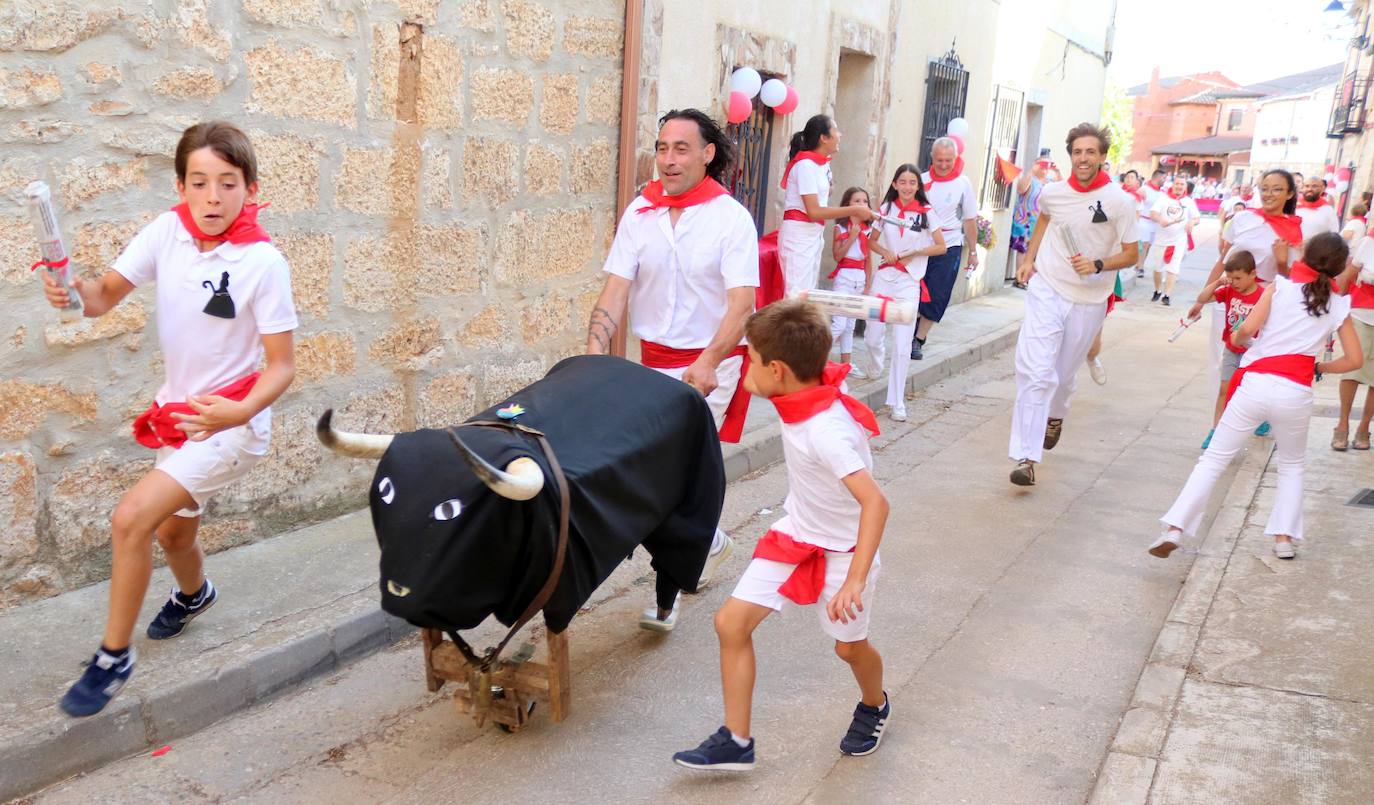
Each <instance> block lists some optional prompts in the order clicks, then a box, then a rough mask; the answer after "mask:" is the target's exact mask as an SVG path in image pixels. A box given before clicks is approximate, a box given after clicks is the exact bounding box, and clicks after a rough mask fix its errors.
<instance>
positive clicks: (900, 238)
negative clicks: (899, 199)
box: [875, 203, 949, 281]
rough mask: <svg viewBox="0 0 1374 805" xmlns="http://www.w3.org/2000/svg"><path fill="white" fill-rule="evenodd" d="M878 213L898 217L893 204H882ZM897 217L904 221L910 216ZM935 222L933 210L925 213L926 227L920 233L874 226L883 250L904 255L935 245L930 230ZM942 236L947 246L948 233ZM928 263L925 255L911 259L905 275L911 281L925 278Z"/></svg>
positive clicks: (880, 224) (887, 225) (891, 226)
mask: <svg viewBox="0 0 1374 805" xmlns="http://www.w3.org/2000/svg"><path fill="white" fill-rule="evenodd" d="M879 211H880V212H881V213H882V214H883V215H892V216H898V211H897V205H896V204H893V203H888V204H883V205H882V206H881V207H880V208H879ZM898 217H901V218H902V219H903V220H906V219H909V218H910V217H911V214H910V213H903V214H901V215H900V216H898ZM935 220H936V218H935V211H934V210H931V211H930V212H929V213H926V221H927V226H926V228H925V229H922V230H921V231H920V232H912V231H911V230H910V229H907V228H905V227H903V228H902V229H898V228H897V227H895V226H893V225H891V224H884V223H877V224H875V226H878V227H880V229H879V231H878V243H880V244H882V246H883V248H885V249H887V250H888V251H891V252H896V253H897V254H904V253H906V252H909V251H911V250H913V249H929V248H930V247H931V246H932V245H933V244H934V243H935V235H934V234H933V233H932V232H931V229H930V227H931V226H934V225H935ZM944 234H945V245H946V246H948V245H949V233H947V232H946V233H944ZM929 261H930V258H929V257H927V256H925V255H919V256H917V257H913V258H911V262H909V263H906V273H907V274H910V275H911V278H912V279H914V280H918V281H919V280H920V279H921V278H923V277H925V275H926V263H928V262H929Z"/></svg>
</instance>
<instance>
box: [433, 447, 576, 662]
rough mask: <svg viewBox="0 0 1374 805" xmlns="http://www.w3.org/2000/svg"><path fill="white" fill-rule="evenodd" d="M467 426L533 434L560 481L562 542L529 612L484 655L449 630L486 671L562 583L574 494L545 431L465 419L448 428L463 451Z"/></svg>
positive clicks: (468, 657) (464, 651) (470, 658)
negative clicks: (458, 431)
mask: <svg viewBox="0 0 1374 805" xmlns="http://www.w3.org/2000/svg"><path fill="white" fill-rule="evenodd" d="M463 427H481V428H500V429H503V430H510V431H515V432H517V433H526V434H529V435H530V436H533V437H534V438H535V440H536V441H537V442H539V447H540V449H541V450H543V451H544V458H546V459H548V461H549V469H551V470H553V478H554V481H555V482H556V483H557V484H558V545H557V546H555V548H554V554H553V568H552V569H551V570H550V571H549V578H548V580H547V581H545V582H544V586H543V587H541V588H539V592H538V593H536V594H535V596H534V599H533V600H531V601H530V603H529V606H527V607H525V611H524V612H522V613H520V617H519V618H518V619H517V620H516V621H515V624H514V625H513V626H511V627H510V631H509V632H506V636H505V637H503V638H501V642H500V643H497V644H496V645H495V646H494V647H493V648H489V649H487V651H486V652H485V653H484V654H483V655H482V656H481V657H478V656H477V654H476V652H474V651H473V650H472V647H471V646H469V645H468V643H467V641H466V640H464V639H463V638H462V636H461V635H459V634H458V632H457V630H451V631H447V632H446V633H447V634H448V636H449V639H451V640H452V641H453V643H454V645H456V646H458V651H459V652H460V653H461V654H462V655H463V659H465V660H467V661H468V663H469V664H470V665H473V666H476V667H477V668H478V669H479V670H480V671H481V672H483V673H485V672H487V671H489V670H491V667H492V666H493V665H495V664H496V661H497V659H499V658H500V656H501V651H502V650H503V649H505V647H506V644H507V643H509V642H510V640H511V638H513V637H515V633H516V632H518V631H520V628H521V627H523V626H524V625H525V624H526V623H529V620H530V618H533V617H534V615H535V613H537V612H538V611H539V610H541V609H543V608H544V605H545V604H547V603H548V602H549V598H550V596H552V595H553V591H554V588H555V587H557V586H558V579H559V578H560V577H561V576H562V574H563V560H564V558H565V557H566V556H567V553H568V515H569V506H570V505H571V497H570V495H569V494H568V478H567V476H565V475H564V474H563V467H562V466H560V465H559V463H558V457H557V456H555V455H554V454H553V448H552V447H551V446H550V445H549V440H548V439H547V438H545V437H544V434H543V433H542V432H540V431H537V430H535V429H534V428H530V427H526V426H525V425H520V424H518V423H515V422H504V421H497V420H477V421H474V422H464V423H462V424H460V425H455V426H454V427H451V428H449V429H448V435H449V438H450V439H452V440H453V442H454V446H456V447H458V449H459V452H463V447H462V442H461V441H460V440H459V439H458V434H456V433H454V430H456V429H457V428H463Z"/></svg>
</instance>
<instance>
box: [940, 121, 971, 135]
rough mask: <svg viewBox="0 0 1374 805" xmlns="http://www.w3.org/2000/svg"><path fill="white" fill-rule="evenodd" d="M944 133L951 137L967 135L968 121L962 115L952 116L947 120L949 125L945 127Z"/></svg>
mask: <svg viewBox="0 0 1374 805" xmlns="http://www.w3.org/2000/svg"><path fill="white" fill-rule="evenodd" d="M945 133H946V134H949V135H950V136H952V137H967V136H968V121H967V120H965V119H963V118H962V117H956V118H954V119H953V120H951V121H949V125H948V126H947V127H946V128H945Z"/></svg>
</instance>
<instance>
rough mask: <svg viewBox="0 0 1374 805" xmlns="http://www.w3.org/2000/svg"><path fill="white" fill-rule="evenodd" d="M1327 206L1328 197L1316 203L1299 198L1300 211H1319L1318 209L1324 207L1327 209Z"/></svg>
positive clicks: (1323, 197)
mask: <svg viewBox="0 0 1374 805" xmlns="http://www.w3.org/2000/svg"><path fill="white" fill-rule="evenodd" d="M1325 206H1326V196H1322V197H1321V198H1319V199H1317V200H1316V201H1308V200H1307V199H1305V198H1299V199H1298V209H1300V210H1317V209H1321V208H1322V207H1325Z"/></svg>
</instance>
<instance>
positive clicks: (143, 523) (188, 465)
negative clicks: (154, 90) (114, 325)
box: [44, 121, 296, 716]
mask: <svg viewBox="0 0 1374 805" xmlns="http://www.w3.org/2000/svg"><path fill="white" fill-rule="evenodd" d="M175 164H176V174H177V179H176V188H177V194H178V196H179V197H180V198H181V203H180V204H178V205H177V206H176V207H174V208H172V210H171V211H169V212H165V213H163V214H162V215H160V216H158V217H157V218H156V219H154V220H153V222H152V223H151V224H149V225H148V226H146V227H144V229H143V230H142V231H140V232H139V233H138V234H137V235H136V236H135V237H134V239H133V240H132V241H131V242H130V243H129V245H128V246H127V247H126V248H125V250H124V252H123V253H122V254H121V255H120V256H119V258H118V259H117V260H116V261H115V264H114V267H113V268H112V269H111V270H109V271H106V272H105V274H104V276H102V277H101V278H100V279H99V280H92V281H84V282H83V281H82V280H80V279H77V280H76V282H75V289H76V291H77V292H78V293H79V294H81V299H82V301H83V302H84V303H85V313H86V315H87V316H91V317H95V316H101V315H104V314H105V313H108V312H109V311H110V310H112V309H114V307H115V306H116V305H118V304H119V303H120V302H121V301H122V300H123V299H124V297H126V296H128V295H129V293H130V292H131V291H133V290H134V289H135V288H138V287H140V286H144V285H148V284H155V285H156V294H157V306H156V309H157V331H158V339H159V341H160V344H161V347H162V357H163V362H164V364H165V366H166V378H165V380H164V382H163V384H162V387H161V388H160V389H159V390H158V392H157V396H156V398H155V400H154V402H153V405H152V406H151V407H150V408H149V409H148V410H147V411H146V412H144V413H143V414H142V415H141V416H139V417H138V418H137V419H136V420H135V421H134V438H135V439H136V440H137V441H138V442H139V443H140V444H143V445H145V446H147V447H150V448H153V449H155V450H157V459H156V463H155V464H154V467H153V470H152V471H151V472H149V473H148V474H147V475H144V476H143V478H141V479H140V480H139V481H138V483H136V484H134V486H133V488H132V489H130V490H129V491H128V492H126V493H125V494H124V497H123V498H122V499H120V501H119V505H118V506H116V507H115V510H114V515H113V517H112V518H111V522H110V543H111V546H112V548H113V551H114V561H113V564H112V567H111V573H110V609H109V614H108V617H107V620H106V623H105V634H104V637H103V638H102V639H101V642H100V648H99V650H97V651H96V653H95V657H94V658H93V659H92V660H91V662H90V664H89V665H88V666H87V667H86V670H85V672H84V673H83V674H82V675H81V678H80V679H78V680H77V681H76V683H75V684H73V685H72V686H71V688H70V689H69V690H68V691H67V693H66V695H65V696H63V697H62V700H61V702H59V706H60V707H61V708H62V711H63V712H65V713H66V714H67V715H70V716H90V715H94V714H96V713H98V712H100V711H101V710H102V709H104V707H105V705H107V704H109V703H110V700H111V699H113V698H114V697H115V695H116V694H118V693H119V691H120V690H121V689H122V688H123V686H124V684H125V683H126V682H128V681H129V678H130V677H131V676H132V675H133V670H134V656H135V654H134V649H133V647H132V646H131V642H132V638H133V630H134V625H135V621H136V620H137V619H138V612H139V609H140V607H141V606H142V603H143V596H144V593H145V592H146V591H147V589H148V582H149V580H150V578H151V576H152V570H153V567H152V560H153V537H154V536H156V537H157V541H158V544H159V545H161V546H162V550H163V553H164V554H165V555H166V558H167V566H168V567H169V568H171V570H172V575H173V576H175V577H176V582H177V589H174V590H173V591H172V594H171V596H170V598H169V599H168V601H167V603H166V604H165V605H164V606H163V607H162V610H161V611H160V612H159V613H158V615H157V617H156V618H155V619H154V620H153V621H152V623H150V624H149V625H148V630H147V633H148V637H149V638H151V639H153V640H165V639H168V638H172V637H176V636H177V635H179V634H181V632H182V630H184V629H185V628H186V624H187V623H189V622H190V621H191V619H193V618H195V617H197V616H198V615H200V614H201V613H203V612H205V611H206V610H207V609H209V608H210V607H211V606H213V605H214V603H215V600H216V597H217V595H216V592H215V588H214V585H212V584H211V583H210V580H209V579H207V578H206V577H205V573H204V561H205V554H204V552H203V550H202V549H201V546H200V545H199V544H198V543H197V542H196V532H197V529H198V528H199V525H200V515H201V512H202V510H203V509H204V507H205V503H206V501H207V500H209V499H210V497H211V495H213V494H214V493H215V492H217V491H219V490H220V489H222V488H224V487H225V486H228V485H229V484H230V483H232V482H234V481H235V480H237V479H239V478H241V477H243V476H244V475H246V474H247V473H248V471H249V470H251V469H252V468H253V467H254V466H255V465H256V464H257V463H258V462H259V461H261V460H262V458H263V457H264V456H265V455H266V454H267V445H268V440H269V437H270V435H271V432H272V419H271V416H272V415H271V411H270V409H269V407H268V406H270V405H271V404H272V402H273V401H274V400H276V399H277V398H278V397H280V396H281V394H282V392H284V391H286V389H287V387H288V386H290V385H291V380H292V378H293V377H294V376H295V362H294V357H293V348H292V331H293V330H294V329H295V328H296V309H295V305H294V303H293V302H292V299H291V276H290V272H289V269H288V268H287V265H286V260H285V259H284V258H283V257H282V255H281V253H280V252H278V251H277V250H276V249H275V248H274V247H273V246H272V245H271V244H270V243H269V242H268V241H269V240H270V238H269V237H268V235H267V232H266V231H265V230H264V229H263V228H262V227H261V226H259V225H258V223H257V213H258V210H259V209H260V207H259V206H258V204H256V203H255V196H256V195H257V192H258V181H257V160H256V158H255V156H254V154H253V146H252V143H251V142H249V140H248V137H247V136H246V135H245V134H244V133H243V132H242V131H240V130H239V129H237V128H235V127H234V126H232V125H230V124H229V123H225V122H222V121H214V122H209V123H199V124H197V125H194V126H192V127H190V128H189V129H187V130H186V131H185V132H184V133H183V134H182V135H181V140H180V142H178V143H177V149H176V157H175ZM44 293H45V294H46V295H47V298H48V301H49V302H50V303H51V304H52V305H53V306H54V307H58V308H62V307H65V306H66V304H67V299H68V296H67V290H66V289H65V288H64V287H62V286H59V285H57V284H55V283H54V282H53V281H52V280H50V279H49V278H48V277H47V276H46V274H45V275H44ZM207 345H208V346H210V347H211V348H207ZM264 359H265V366H263V364H264ZM259 366H263V368H262V369H261V371H259V369H258V367H259Z"/></svg>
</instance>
